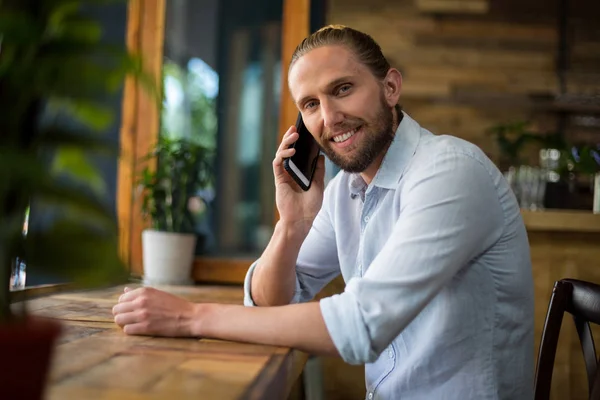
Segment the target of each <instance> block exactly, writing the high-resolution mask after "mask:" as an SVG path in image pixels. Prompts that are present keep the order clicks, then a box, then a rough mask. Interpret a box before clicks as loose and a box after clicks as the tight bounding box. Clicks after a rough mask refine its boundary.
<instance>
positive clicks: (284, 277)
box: [251, 222, 310, 306]
mask: <svg viewBox="0 0 600 400" xmlns="http://www.w3.org/2000/svg"><path fill="white" fill-rule="evenodd" d="M309 229H310V226H308V227H307V226H305V225H304V226H303V225H294V226H290V225H287V224H283V223H281V222H279V223H277V225H275V232H274V233H273V237H272V238H271V241H270V242H269V245H268V246H267V248H266V249H265V251H264V253H263V254H262V256H261V257H260V260H259V262H258V265H257V267H256V269H255V270H254V274H253V276H252V285H251V292H252V299H253V300H254V303H255V304H256V305H259V306H280V305H285V304H289V302H290V300H291V299H292V296H293V294H294V289H295V287H296V260H297V259H298V253H299V252H300V247H301V246H302V243H303V242H304V239H305V238H306V235H307V234H308V230H309Z"/></svg>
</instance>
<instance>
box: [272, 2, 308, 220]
mask: <svg viewBox="0 0 600 400" xmlns="http://www.w3.org/2000/svg"><path fill="white" fill-rule="evenodd" d="M281 32H282V34H281V61H282V62H281V65H282V66H283V67H282V69H281V101H280V108H279V110H280V111H279V140H278V141H277V143H281V139H282V138H283V134H284V133H285V131H287V130H288V128H289V127H290V126H291V125H293V124H294V123H295V122H296V117H297V115H298V109H297V108H296V104H294V101H293V100H292V96H291V95H290V90H289V87H288V67H289V65H290V61H291V59H292V54H293V53H294V50H295V49H296V47H297V46H298V45H299V44H300V42H301V41H302V40H303V39H304V38H305V37H307V36H308V35H309V34H310V0H285V1H284V3H283V22H282V30H281ZM278 220H279V212H278V211H277V209H275V221H278Z"/></svg>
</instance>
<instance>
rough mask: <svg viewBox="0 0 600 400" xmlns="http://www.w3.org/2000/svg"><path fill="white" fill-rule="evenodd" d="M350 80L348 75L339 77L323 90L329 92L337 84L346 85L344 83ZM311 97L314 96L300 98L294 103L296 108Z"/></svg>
mask: <svg viewBox="0 0 600 400" xmlns="http://www.w3.org/2000/svg"><path fill="white" fill-rule="evenodd" d="M350 80H352V77H351V76H349V75H348V76H342V77H340V78H336V79H334V80H332V81H331V82H329V83H328V84H327V86H325V88H326V89H327V90H331V89H333V88H334V87H336V86H338V85H339V84H341V83H346V82H348V81H350ZM313 97H314V96H310V95H309V96H304V97H302V98H301V99H300V100H298V101H297V102H296V104H297V105H298V106H300V105H302V104H304V103H305V102H306V101H308V100H310V99H312V98H313Z"/></svg>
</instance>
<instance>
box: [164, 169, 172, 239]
mask: <svg viewBox="0 0 600 400" xmlns="http://www.w3.org/2000/svg"><path fill="white" fill-rule="evenodd" d="M167 182H168V183H167V190H166V192H167V193H166V199H165V200H166V207H165V217H166V222H167V232H173V182H172V181H171V178H168V179H167Z"/></svg>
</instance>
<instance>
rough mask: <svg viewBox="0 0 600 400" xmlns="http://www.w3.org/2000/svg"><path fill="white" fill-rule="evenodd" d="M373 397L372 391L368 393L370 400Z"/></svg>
mask: <svg viewBox="0 0 600 400" xmlns="http://www.w3.org/2000/svg"><path fill="white" fill-rule="evenodd" d="M372 398H373V393H372V392H371V393H369V400H371V399H372Z"/></svg>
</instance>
